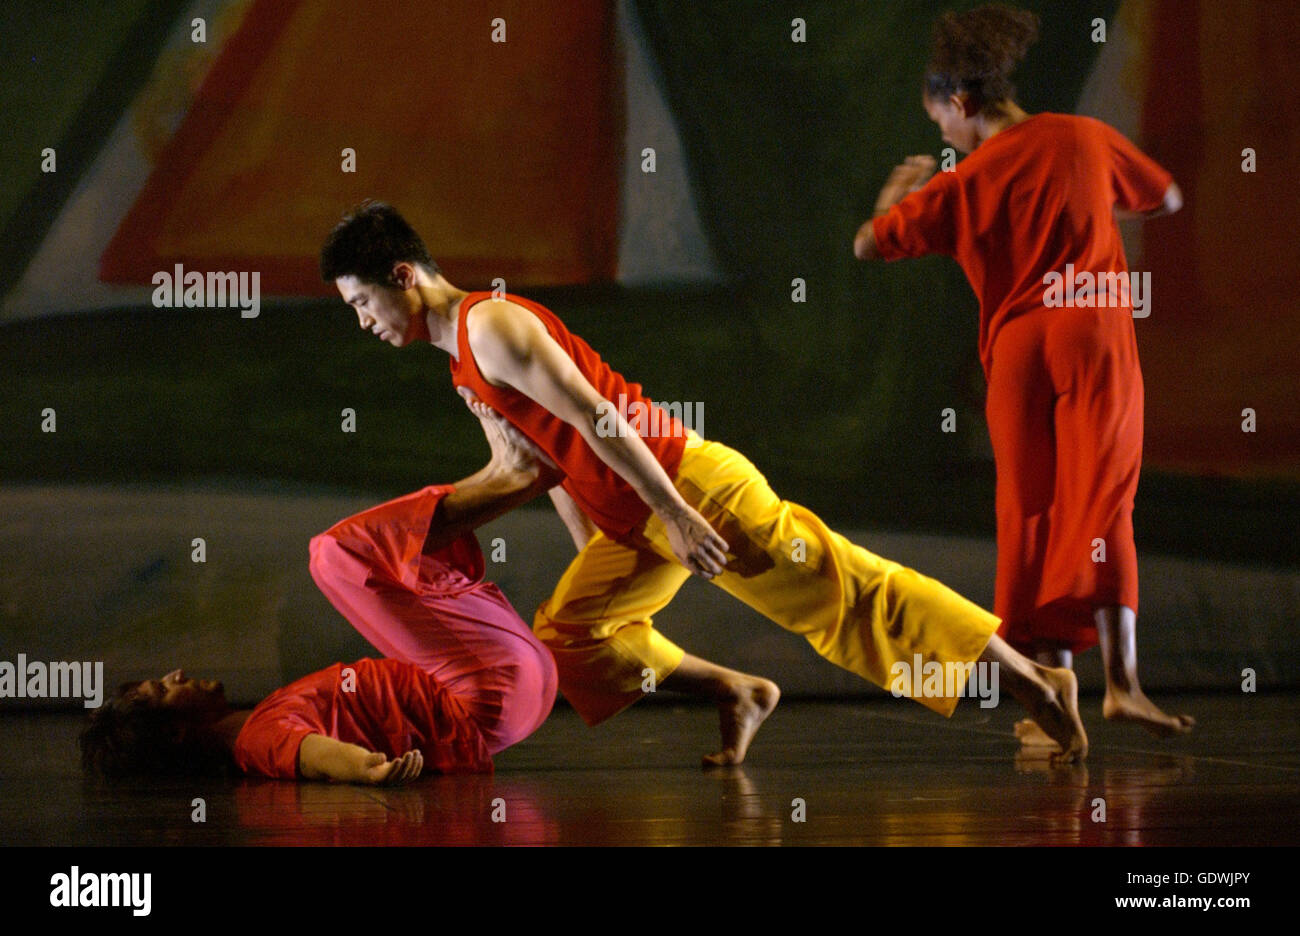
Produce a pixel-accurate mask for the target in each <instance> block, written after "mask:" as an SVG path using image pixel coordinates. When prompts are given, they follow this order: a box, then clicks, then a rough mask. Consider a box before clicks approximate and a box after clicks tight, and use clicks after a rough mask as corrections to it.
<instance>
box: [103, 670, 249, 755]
mask: <svg viewBox="0 0 1300 936" xmlns="http://www.w3.org/2000/svg"><path fill="white" fill-rule="evenodd" d="M138 685H139V683H135V682H128V683H122V685H121V686H120V687H119V688H118V690H117V694H116V695H115V696H113V698H111V699H109V700H108V701H106V702H105V703H104V704H103V705H101V706H100V707H99V708H98V709H96V710H95V711H93V712H92V713H91V714H90V718H89V721H88V722H87V724H86V727H85V728H84V729H82V732H81V737H80V738H79V739H78V741H79V743H80V745H81V766H82V767H83V768H84V769H85V770H86V771H88V772H90V773H92V774H97V775H99V776H102V777H123V776H141V775H148V776H172V777H176V776H199V775H212V774H228V773H233V772H235V764H234V760H233V759H232V757H231V755H230V752H229V750H227V749H226V747H225V746H224V745H223V744H222V743H221V741H220V740H219V739H218V738H217V737H216V736H215V735H214V734H213V733H212V732H210V731H206V730H204V729H203V728H202V727H201V726H199V725H198V724H196V723H195V720H194V718H193V717H192V716H191V715H188V714H187V713H185V712H178V711H175V710H174V709H168V708H161V707H159V706H157V705H153V704H151V703H150V702H149V700H148V699H141V698H138V697H134V696H132V695H130V693H131V690H133V689H135V688H136V686H138Z"/></svg>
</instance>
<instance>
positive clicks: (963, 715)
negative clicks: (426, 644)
mask: <svg viewBox="0 0 1300 936" xmlns="http://www.w3.org/2000/svg"><path fill="white" fill-rule="evenodd" d="M1157 701H1159V702H1160V703H1162V704H1164V705H1166V707H1167V708H1169V709H1170V710H1174V711H1188V712H1190V713H1191V714H1193V715H1194V716H1195V717H1196V718H1197V719H1198V722H1199V725H1198V729H1197V731H1196V733H1195V734H1194V735H1193V736H1192V737H1190V738H1184V739H1177V740H1173V741H1158V740H1156V739H1154V738H1150V737H1148V736H1147V735H1145V734H1144V733H1142V732H1139V731H1138V730H1136V729H1132V728H1124V727H1121V726H1115V725H1110V724H1106V723H1104V722H1103V721H1102V719H1101V712H1100V700H1093V699H1088V700H1085V702H1084V718H1085V722H1086V724H1087V726H1088V728H1089V731H1090V736H1091V741H1092V753H1091V755H1090V756H1089V758H1088V760H1087V762H1086V763H1085V764H1083V765H1079V766H1075V767H1071V768H1055V769H1053V768H1049V767H1047V766H1046V765H1044V764H1042V763H1041V762H1026V761H1023V760H1019V759H1018V758H1017V756H1016V744H1015V743H1014V741H1013V739H1012V738H1011V736H1010V729H1011V724H1012V722H1013V720H1014V718H1015V716H1016V712H1015V710H1014V708H1013V706H1002V707H999V708H997V709H992V710H981V709H979V708H978V707H975V706H973V705H970V704H969V703H967V704H966V706H964V707H963V710H959V711H958V713H957V714H956V715H955V716H954V717H953V718H952V719H951V720H944V719H942V718H940V717H938V716H934V715H931V714H930V713H929V712H927V711H925V710H924V709H922V708H920V707H919V706H916V705H914V704H910V703H904V702H900V701H896V700H893V699H865V700H862V701H836V702H807V701H786V702H784V703H783V704H782V706H781V707H780V708H779V709H778V710H777V712H776V713H775V714H774V715H773V716H772V718H771V719H770V720H769V721H768V723H767V724H766V725H765V726H764V727H763V729H762V731H761V732H760V733H759V735H758V738H757V740H756V742H755V744H754V747H753V748H752V749H751V752H750V757H749V760H748V763H746V764H745V765H744V766H743V767H741V768H729V769H725V770H711V771H704V770H701V769H700V768H699V767H698V766H697V764H698V760H699V756H700V755H701V754H702V753H705V752H706V750H712V748H710V747H709V746H710V744H711V743H712V742H714V740H715V731H716V725H715V716H714V713H713V711H712V710H711V709H709V708H702V707H695V706H690V707H688V706H684V705H673V704H671V703H667V702H662V701H658V700H656V702H654V703H642V704H641V705H639V706H637V707H635V708H633V709H631V710H629V711H627V712H625V713H623V714H622V715H620V716H618V717H616V718H615V719H613V720H612V721H611V722H609V723H607V724H606V725H603V726H601V727H599V728H595V729H589V728H587V727H586V726H584V725H583V724H582V723H581V721H580V720H579V719H578V718H577V716H576V715H575V714H574V713H573V712H572V711H571V710H570V709H568V708H567V707H563V706H561V707H560V708H558V709H557V711H556V712H555V713H554V714H553V715H552V717H551V718H550V719H549V720H548V722H547V723H546V724H545V725H543V727H542V728H541V729H540V730H539V731H538V732H537V733H536V734H535V735H534V736H533V737H531V738H529V739H528V740H527V741H525V742H524V743H523V744H520V745H518V746H516V747H515V748H513V749H511V750H508V751H505V752H503V753H502V754H501V755H499V756H498V758H497V770H496V773H495V775H493V776H458V777H442V776H430V777H425V778H422V779H421V780H420V781H418V782H416V783H415V784H413V785H411V786H409V787H404V788H396V789H378V788H360V787H348V786H332V785H327V784H317V783H289V782H283V781H269V780H217V781H201V782H199V781H184V782H177V781H168V782H160V781H155V782H149V783H144V784H139V783H137V784H132V785H123V784H118V785H112V786H105V785H101V784H94V783H87V782H86V781H85V780H84V778H83V777H82V776H81V774H80V771H79V768H78V764H77V761H76V747H75V737H76V732H77V729H78V727H79V725H80V718H79V717H78V716H77V715H73V714H65V713H30V714H15V713H8V714H6V715H5V716H3V717H0V841H3V842H4V843H5V844H7V845H59V846H74V847H75V846H99V845H128V846H132V845H169V846H174V845H815V844H830V845H1013V846H1014V845H1191V846H1199V845H1215V846H1223V845H1227V846H1241V845H1294V844H1300V696H1297V695H1294V694H1285V695H1283V694H1271V695H1244V696H1225V695H1192V696H1181V697H1170V696H1164V697H1161V698H1160V699H1158V700H1157ZM196 798H200V799H202V800H203V801H204V804H203V808H204V810H205V812H206V815H205V816H204V819H203V821H201V822H198V821H195V810H196V806H195V805H194V801H195V799H196ZM1099 800H1104V815H1105V821H1099V819H1100V816H1101V814H1102V813H1101V809H1102V807H1101V804H1100V803H1099ZM801 804H802V805H801Z"/></svg>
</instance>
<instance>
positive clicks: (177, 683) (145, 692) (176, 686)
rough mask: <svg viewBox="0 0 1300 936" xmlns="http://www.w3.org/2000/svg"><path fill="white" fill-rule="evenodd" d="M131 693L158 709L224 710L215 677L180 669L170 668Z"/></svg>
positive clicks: (208, 712) (223, 694)
mask: <svg viewBox="0 0 1300 936" xmlns="http://www.w3.org/2000/svg"><path fill="white" fill-rule="evenodd" d="M132 695H133V696H134V697H135V698H138V699H144V700H146V701H148V702H149V703H150V704H151V705H154V706H157V707H158V708H169V709H174V710H176V711H178V712H192V713H194V714H198V715H216V714H219V713H221V712H223V711H224V710H225V709H226V707H227V706H226V690H225V687H224V686H222V685H221V683H220V682H219V681H218V680H215V679H194V678H192V677H187V676H186V675H185V671H184V670H179V669H177V670H172V671H171V672H170V673H168V674H167V675H166V676H164V677H162V678H161V679H146V680H145V681H144V682H142V683H139V684H138V685H137V686H136V687H135V689H134V690H132Z"/></svg>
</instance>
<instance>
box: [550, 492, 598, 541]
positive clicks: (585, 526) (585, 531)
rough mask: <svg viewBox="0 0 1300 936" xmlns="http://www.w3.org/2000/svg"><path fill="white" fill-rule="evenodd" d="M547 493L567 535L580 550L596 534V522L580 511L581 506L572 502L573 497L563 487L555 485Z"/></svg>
mask: <svg viewBox="0 0 1300 936" xmlns="http://www.w3.org/2000/svg"><path fill="white" fill-rule="evenodd" d="M547 493H548V494H550V495H551V503H553V504H554V505H555V512H556V513H557V514H559V515H560V519H561V520H563V521H564V527H565V529H567V530H568V531H569V536H571V537H573V545H574V546H576V547H577V548H578V552H582V549H583V547H584V546H586V545H587V541H588V540H590V539H591V538H592V537H593V536H595V535H596V524H594V523H592V522H591V520H590V519H589V518H588V517H587V515H586V514H585V513H583V512H582V508H581V507H579V506H578V505H577V504H576V503H574V500H573V498H572V497H570V496H569V492H568V491H566V490H565V489H564V488H562V487H560V486H559V485H556V486H555V487H553V488H551V489H550V490H549V491H547Z"/></svg>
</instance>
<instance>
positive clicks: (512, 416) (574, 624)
mask: <svg viewBox="0 0 1300 936" xmlns="http://www.w3.org/2000/svg"><path fill="white" fill-rule="evenodd" d="M321 273H322V276H323V277H324V278H325V279H326V280H327V281H332V282H334V284H335V285H336V287H337V288H338V290H339V293H340V295H341V296H342V297H343V299H344V300H345V301H346V302H347V303H348V304H349V305H351V306H352V307H353V308H354V309H355V310H356V312H357V320H358V322H359V324H360V325H361V327H362V328H364V329H366V330H368V331H371V332H373V333H374V334H375V335H377V336H378V337H379V338H381V339H382V340H384V341H386V342H388V343H389V344H391V345H393V346H394V347H405V346H408V345H410V344H412V343H416V342H428V343H430V344H432V345H434V346H435V347H438V348H440V349H442V350H443V351H445V352H447V354H448V355H449V356H450V357H451V362H450V363H451V370H452V376H453V382H454V383H455V385H456V387H457V389H458V391H459V392H460V393H461V394H462V396H465V397H466V399H467V401H468V402H469V404H470V407H471V409H473V410H474V411H475V413H476V414H478V415H480V416H482V415H483V414H484V412H495V413H499V414H500V416H501V417H503V418H504V419H505V420H506V421H507V422H508V423H509V424H511V425H513V426H514V427H516V428H517V429H518V430H519V431H520V432H521V433H522V434H523V435H525V436H527V437H528V439H529V440H530V441H531V442H532V443H533V444H534V445H536V446H537V447H538V448H539V449H540V450H541V451H542V452H544V453H545V455H546V456H548V457H549V458H550V459H551V460H552V461H554V462H555V464H556V465H557V466H558V467H559V469H560V471H562V472H563V473H564V474H565V482H564V485H563V486H562V487H560V486H557V487H556V488H552V489H551V492H550V493H551V495H552V498H553V499H554V500H555V501H556V506H557V507H558V508H559V509H560V510H561V512H562V514H563V513H564V512H565V511H566V510H567V511H569V512H571V513H576V514H580V515H582V516H584V517H586V518H587V519H588V520H589V521H590V523H591V524H592V527H593V528H594V530H595V532H594V533H592V534H591V536H590V538H589V540H588V541H587V542H586V544H585V545H583V546H582V548H581V551H580V552H579V554H578V556H577V558H575V559H574V560H573V563H572V564H570V566H569V568H568V570H566V572H565V573H564V576H563V577H562V578H561V579H560V582H559V583H558V584H557V586H556V588H555V591H554V592H553V593H552V595H551V597H550V598H549V599H547V601H546V602H544V603H543V604H542V606H541V607H540V608H539V609H538V611H537V614H536V615H535V617H534V623H533V629H534V632H535V633H536V634H537V636H538V637H539V638H540V639H541V640H542V641H543V643H544V644H545V645H546V646H547V647H548V648H549V649H550V650H551V652H552V653H553V654H554V655H555V661H556V667H557V670H558V672H559V681H560V691H561V692H562V693H563V694H564V695H565V697H566V698H567V699H568V700H569V702H570V703H571V704H572V705H573V706H574V708H575V709H576V710H577V711H578V713H579V714H580V715H581V716H582V717H583V718H584V719H585V720H586V721H587V722H588V723H589V724H596V723H598V722H600V721H602V720H604V719H606V718H609V717H611V716H612V715H614V714H616V713H618V712H620V711H622V710H623V709H624V708H626V707H627V706H629V705H631V704H633V703H634V702H636V701H637V700H638V699H640V698H642V697H644V695H645V693H646V692H650V691H657V689H660V688H662V689H668V690H673V691H682V692H686V693H688V694H691V695H695V696H698V697H702V698H707V699H709V700H711V701H713V702H715V703H716V704H717V706H718V713H719V725H720V728H721V735H722V748H721V750H719V751H718V752H717V753H715V754H711V755H709V756H707V757H706V758H705V763H706V764H717V765H724V764H738V763H741V762H742V761H743V760H744V759H745V754H746V751H747V749H748V747H749V744H750V742H751V740H752V739H753V737H754V733H755V732H756V731H757V730H758V727H759V726H760V725H761V724H762V722H763V721H764V719H766V718H767V716H768V715H769V714H770V713H771V712H772V710H773V709H774V707H775V706H776V704H777V700H778V698H779V689H778V688H777V686H776V685H775V684H774V683H772V682H771V681H770V680H766V679H762V678H760V677H757V676H751V675H748V674H745V673H739V672H736V671H734V670H729V669H726V668H724V667H721V666H718V665H716V664H714V663H710V662H709V661H707V660H703V659H700V658H699V657H694V656H692V655H690V654H688V653H686V652H685V651H684V650H683V649H682V648H681V647H679V646H677V645H676V644H674V643H673V642H672V641H671V640H669V639H668V638H667V637H666V636H664V635H663V634H662V633H661V632H659V631H658V630H656V629H655V628H654V627H653V626H652V623H653V622H652V617H653V615H654V614H656V613H657V612H658V611H659V610H660V609H662V608H663V607H665V606H666V605H667V604H668V603H669V602H670V601H671V600H672V598H673V595H674V594H675V593H676V592H677V590H678V589H679V588H680V587H681V585H682V584H683V583H684V582H685V581H686V579H687V578H688V577H689V576H690V575H691V574H695V575H698V576H701V577H703V578H706V579H710V580H713V581H714V583H715V584H716V585H717V586H718V587H719V588H722V589H724V590H726V591H727V592H728V593H730V594H731V595H733V596H734V597H736V598H738V599H739V600H741V601H743V602H745V603H746V604H748V605H749V606H750V607H752V608H754V609H756V610H758V611H759V612H760V613H762V614H764V615H765V616H767V617H768V618H770V619H771V620H773V621H775V622H776V623H778V624H779V625H781V626H782V627H785V628H787V629H788V630H790V631H793V632H795V633H798V634H800V635H801V636H803V637H804V638H805V639H806V640H807V641H808V642H809V643H810V644H811V645H812V647H813V648H814V649H815V650H816V651H817V652H818V653H819V654H821V655H822V656H823V657H825V658H826V659H828V660H830V661H831V662H833V663H835V664H837V665H839V666H842V667H844V668H845V669H848V670H850V671H851V672H854V673H856V674H858V675H859V676H861V677H862V678H863V679H867V680H869V681H872V682H874V683H875V684H876V685H878V686H882V687H887V688H889V689H890V690H891V691H892V692H893V693H894V694H895V695H899V696H908V697H910V698H913V699H915V700H916V701H917V702H919V703H920V704H922V705H925V706H926V707H928V708H930V709H932V710H934V711H936V712H938V713H940V714H943V715H951V714H952V712H953V710H954V708H955V707H956V705H957V702H958V699H959V698H960V697H961V696H962V695H963V694H964V693H965V690H966V689H967V688H968V687H969V685H970V684H969V677H970V675H971V673H972V671H973V668H974V667H975V666H976V665H978V666H979V667H980V672H991V673H993V674H997V675H994V676H993V677H992V678H993V679H994V680H995V681H996V680H999V679H1000V681H1001V685H1002V686H1003V687H1004V688H1005V689H1006V691H1007V692H1008V693H1009V694H1011V695H1012V696H1014V697H1015V698H1016V699H1017V700H1018V701H1020V702H1021V703H1022V704H1024V705H1025V706H1026V708H1027V709H1028V710H1029V713H1030V715H1031V716H1032V718H1033V719H1034V720H1035V721H1036V722H1037V723H1038V724H1039V725H1040V726H1041V727H1042V728H1043V730H1044V731H1045V732H1046V733H1047V734H1048V735H1050V736H1051V737H1052V738H1053V739H1054V740H1055V741H1056V742H1057V743H1058V744H1059V745H1060V747H1061V751H1060V752H1059V754H1058V755H1054V757H1055V758H1056V759H1064V760H1075V759H1078V758H1081V757H1083V756H1084V755H1085V754H1086V752H1087V736H1086V734H1085V733H1084V731H1083V726H1082V723H1081V722H1080V721H1079V717H1078V709H1077V704H1076V690H1077V682H1076V680H1075V678H1074V675H1073V674H1072V673H1071V672H1069V671H1068V670H1064V669H1059V668H1057V669H1053V668H1048V667H1043V666H1039V665H1037V664H1035V663H1033V661H1031V660H1029V659H1027V658H1026V657H1024V656H1023V655H1022V654H1020V653H1018V652H1017V651H1016V650H1015V649H1014V648H1012V647H1010V646H1009V645H1008V644H1007V643H1006V642H1005V641H1003V640H1001V639H1000V638H999V637H998V636H997V635H996V633H995V631H996V629H997V626H998V623H999V622H998V620H997V618H995V617H994V616H993V615H991V614H989V613H988V612H987V611H985V610H984V609H982V608H980V607H978V606H977V605H974V604H972V603H971V602H969V601H967V600H966V599H964V598H962V597H961V596H960V595H957V594H956V593H955V592H953V591H952V590H951V589H948V588H946V587H945V586H944V585H943V584H942V583H940V582H936V581H935V580H933V579H929V578H927V577H925V576H924V575H922V574H920V573H918V572H916V571H914V570H912V569H908V568H905V567H903V566H901V565H899V564H898V563H896V562H891V561H890V560H888V559H884V558H883V557H880V556H877V555H874V554H873V553H871V552H870V551H869V550H867V549H865V548H863V547H861V546H859V545H857V544H854V543H852V542H850V541H848V540H847V539H846V538H844V537H843V536H840V535H839V534H837V533H835V532H834V531H833V530H831V529H830V528H829V527H827V526H826V524H825V523H823V522H822V521H821V520H820V518H818V517H817V516H816V515H815V514H813V513H812V512H811V511H809V510H808V509H807V508H805V507H802V506H800V505H798V504H794V503H791V502H789V501H785V500H782V499H781V498H779V497H778V496H777V495H776V494H775V492H773V491H772V490H771V488H770V487H769V486H768V484H767V481H766V479H765V478H764V477H763V476H762V474H761V473H760V472H759V471H758V470H757V469H756V468H755V467H754V465H753V464H752V463H750V462H749V460H748V459H746V458H745V457H744V456H743V455H741V454H740V453H739V452H736V451H734V450H733V449H730V448H728V447H727V446H725V445H722V444H721V443H719V442H716V441H713V440H707V439H701V438H700V437H699V435H698V434H695V433H694V432H692V431H689V430H687V429H686V427H684V426H682V425H681V423H680V421H679V420H677V419H675V418H673V412H674V409H673V408H674V406H675V404H669V405H668V406H667V407H662V408H661V407H656V406H654V405H653V404H652V401H650V400H649V399H647V398H646V396H645V395H644V394H643V393H642V391H641V388H640V387H639V386H637V385H636V384H633V383H631V382H629V381H626V380H624V379H623V378H622V377H621V376H620V375H619V374H617V373H615V372H614V371H612V370H611V369H610V368H609V367H608V366H607V365H606V364H605V363H604V362H603V361H602V360H601V359H600V357H599V355H597V354H596V353H595V352H594V351H593V350H592V349H591V348H590V347H589V346H588V345H587V344H586V343H585V342H583V341H582V340H581V339H580V338H578V337H576V336H575V335H573V334H571V333H570V332H569V331H568V329H567V328H565V327H564V324H563V323H562V322H561V321H560V320H559V319H558V318H557V317H556V316H554V315H553V314H552V313H551V312H550V311H549V310H547V309H545V308H544V307H542V306H540V305H538V304H537V303H535V302H530V301H529V300H526V299H522V298H520V297H515V296H509V295H490V294H485V293H467V292H465V291H464V290H461V289H458V288H456V287H455V286H454V285H452V284H451V283H450V282H448V280H447V279H446V277H444V276H443V275H442V273H441V271H440V270H439V268H438V266H437V264H436V263H434V262H433V260H432V258H431V257H430V256H429V252H428V250H427V248H426V247H425V246H424V244H423V242H422V241H421V240H420V238H419V236H418V235H417V234H416V233H415V232H414V230H413V229H412V228H411V227H410V225H409V224H407V223H406V221H405V220H404V219H403V218H402V217H401V215H400V214H398V213H397V212H396V211H395V210H393V209H392V208H391V207H390V206H387V205H382V204H369V205H365V206H363V207H362V208H361V209H359V210H358V211H356V212H355V213H353V214H352V215H350V216H348V217H347V218H345V219H344V221H343V222H342V223H341V224H339V225H338V226H337V227H336V228H335V229H334V231H333V232H332V233H331V234H330V236H329V238H328V239H327V240H326V242H325V245H324V247H323V249H322V251H321ZM634 410H635V411H637V412H638V414H640V413H644V412H645V411H646V410H651V411H654V412H655V413H656V415H655V416H654V417H653V418H652V419H651V420H650V425H646V424H645V423H642V422H641V421H640V419H639V418H638V417H634V416H632V413H633V411H634ZM624 411H626V415H625V414H624ZM680 412H682V413H683V414H684V413H685V408H684V406H683V407H682V408H681V410H680ZM665 416H666V418H665ZM940 671H947V672H948V673H950V674H953V676H954V677H955V678H954V679H949V680H948V683H947V685H948V688H945V687H944V685H940V683H943V680H940V681H939V682H935V681H933V680H932V678H931V677H932V675H933V674H934V673H936V672H940ZM923 673H924V674H926V675H924V677H923ZM994 704H996V702H995V703H994Z"/></svg>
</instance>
